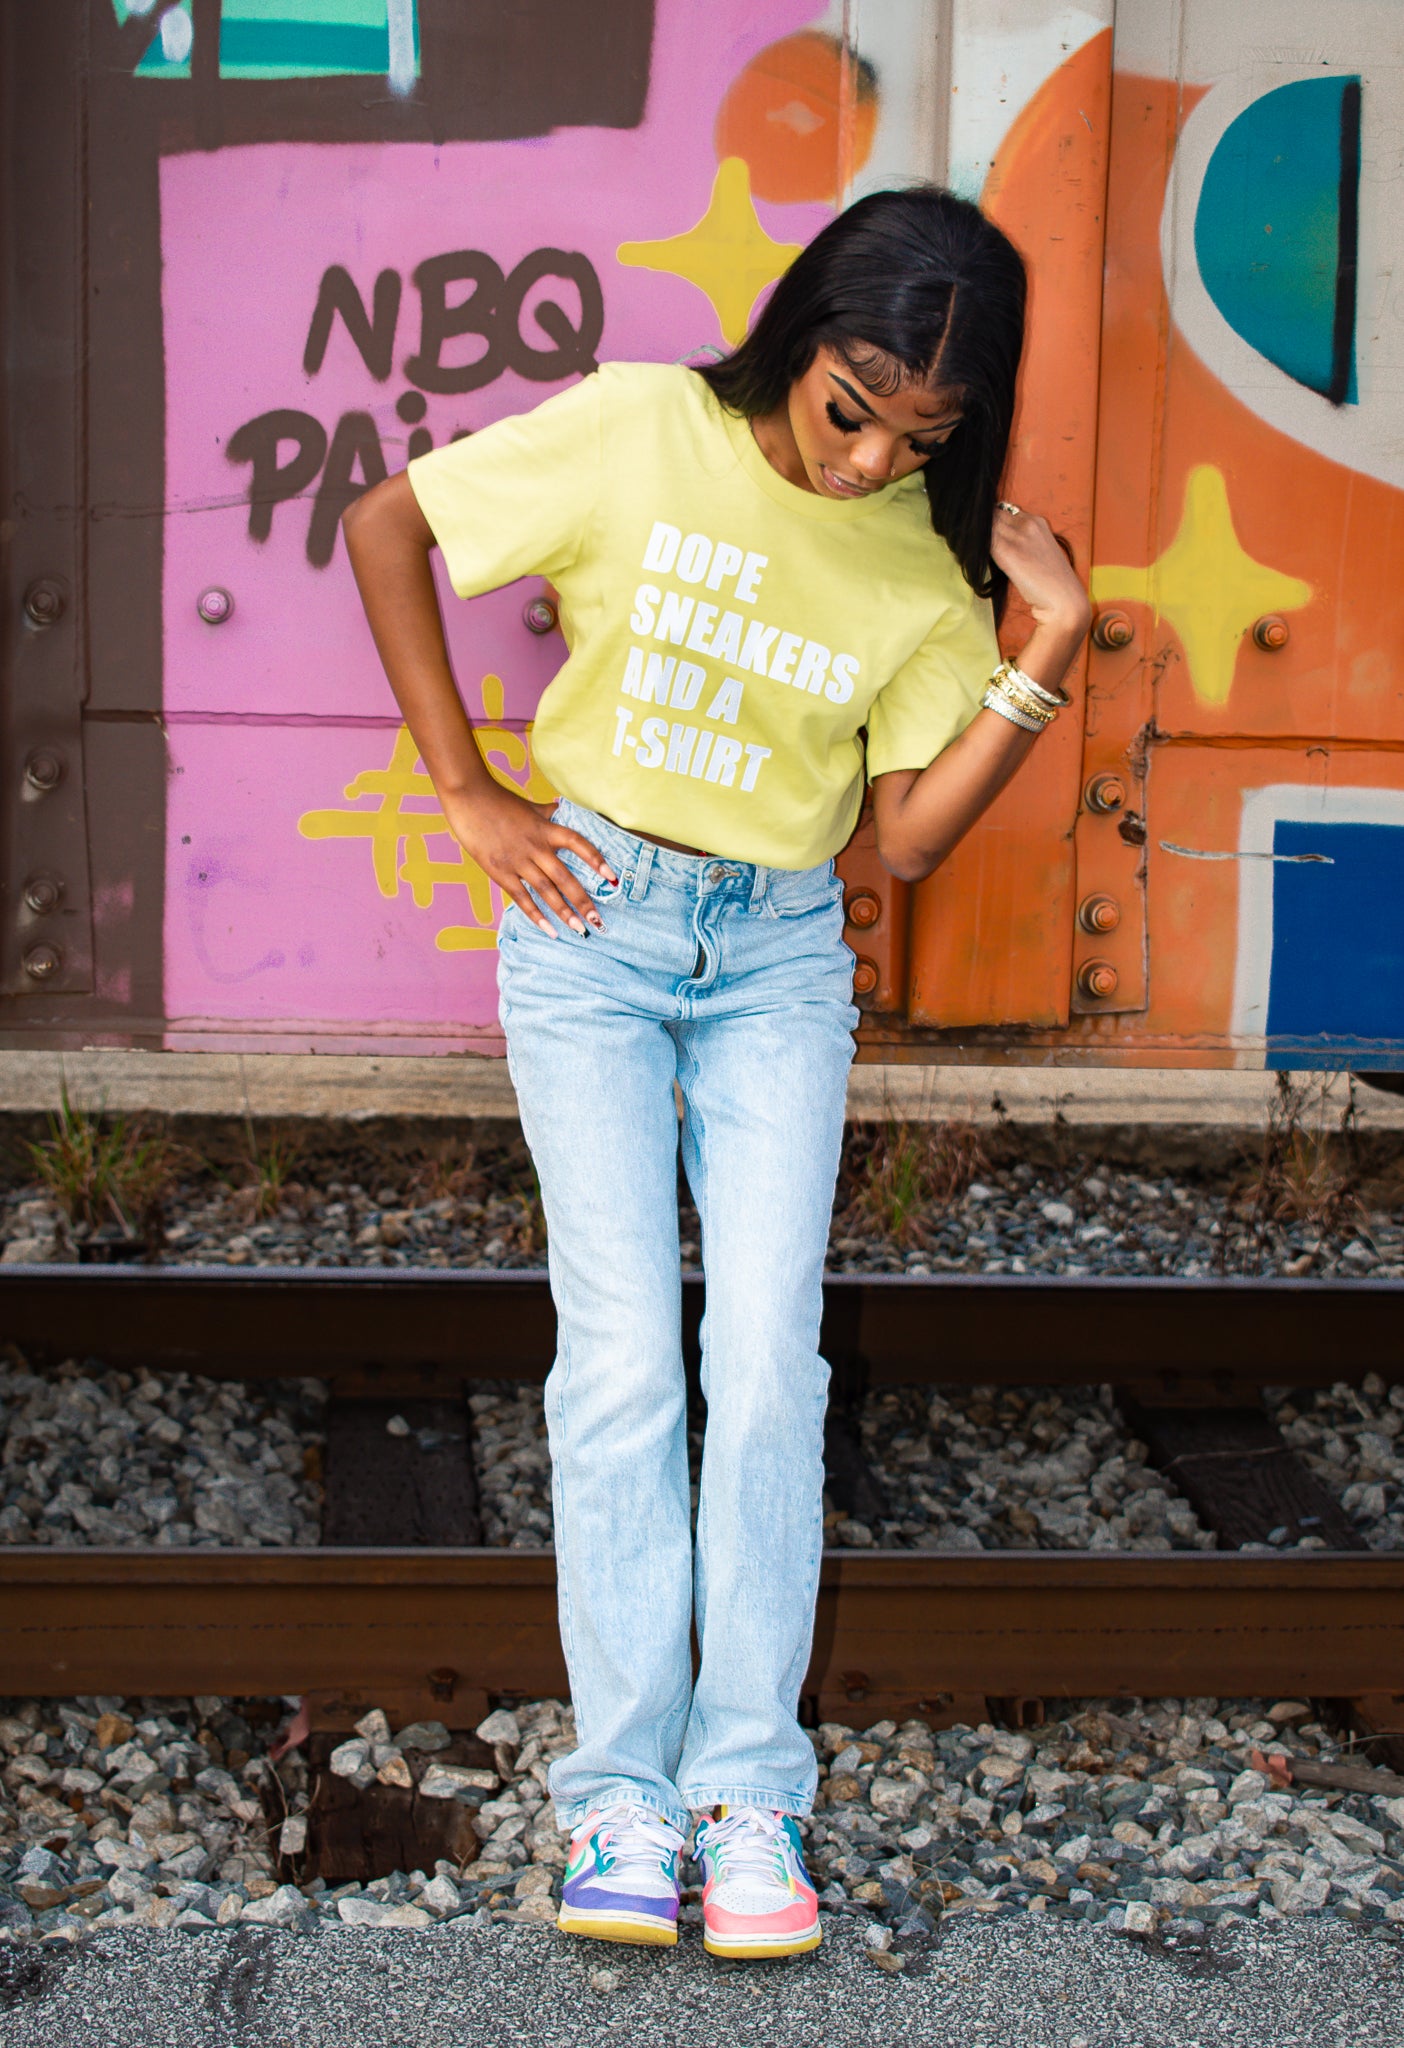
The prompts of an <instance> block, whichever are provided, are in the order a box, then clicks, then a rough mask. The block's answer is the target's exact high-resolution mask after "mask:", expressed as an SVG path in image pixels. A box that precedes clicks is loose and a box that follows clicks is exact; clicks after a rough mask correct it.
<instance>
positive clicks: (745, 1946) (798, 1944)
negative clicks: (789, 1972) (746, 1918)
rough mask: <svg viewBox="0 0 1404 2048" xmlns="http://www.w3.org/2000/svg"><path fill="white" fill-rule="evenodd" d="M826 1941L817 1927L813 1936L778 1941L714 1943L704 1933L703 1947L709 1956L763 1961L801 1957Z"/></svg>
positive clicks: (786, 1938) (783, 1937)
mask: <svg viewBox="0 0 1404 2048" xmlns="http://www.w3.org/2000/svg"><path fill="white" fill-rule="evenodd" d="M823 1939H824V1934H823V1929H822V1928H819V1927H816V1928H815V1930H814V1932H813V1933H812V1934H801V1935H793V1934H786V1935H783V1936H781V1937H780V1938H779V1939H778V1940H776V1941H713V1939H712V1937H711V1935H710V1934H707V1933H705V1932H704V1934H703V1936H702V1946H703V1948H705V1949H706V1951H707V1953H708V1955H709V1956H729V1957H731V1958H732V1959H733V1960H737V1961H742V1962H744V1961H747V1960H751V1961H763V1960H764V1959H765V1958H766V1957H773V1956H799V1955H803V1954H804V1952H805V1950H806V1949H811V1948H818V1946H819V1944H820V1942H821V1941H822V1940H823Z"/></svg>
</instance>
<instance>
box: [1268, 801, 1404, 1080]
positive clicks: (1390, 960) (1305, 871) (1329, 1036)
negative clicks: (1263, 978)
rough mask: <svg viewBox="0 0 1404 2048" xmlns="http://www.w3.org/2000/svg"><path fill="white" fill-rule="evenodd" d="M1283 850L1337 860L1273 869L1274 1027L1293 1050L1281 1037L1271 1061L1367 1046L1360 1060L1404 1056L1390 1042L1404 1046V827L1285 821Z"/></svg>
mask: <svg viewBox="0 0 1404 2048" xmlns="http://www.w3.org/2000/svg"><path fill="white" fill-rule="evenodd" d="M1273 851H1274V853H1296V854H1301V853H1324V854H1327V855H1329V857H1330V860H1331V863H1332V864H1331V865H1330V866H1329V867H1328V866H1327V865H1326V863H1325V862H1324V861H1323V862H1321V863H1319V864H1318V863H1315V862H1313V863H1311V864H1309V865H1303V866H1300V867H1298V866H1295V865H1293V866H1286V865H1282V866H1278V867H1275V868H1274V869H1273V889H1272V977H1271V982H1270V987H1269V994H1268V1017H1267V1033H1268V1039H1269V1044H1270V1046H1271V1042H1272V1041H1273V1040H1277V1041H1284V1040H1285V1041H1288V1042H1289V1045H1290V1048H1291V1050H1289V1049H1288V1046H1284V1045H1282V1044H1280V1043H1279V1045H1278V1046H1277V1048H1276V1049H1273V1050H1270V1051H1269V1054H1268V1061H1267V1064H1268V1065H1269V1066H1270V1067H1290V1066H1300V1065H1302V1064H1303V1061H1302V1059H1301V1058H1300V1057H1293V1054H1294V1053H1297V1054H1300V1053H1301V1052H1303V1051H1304V1052H1307V1053H1310V1052H1311V1051H1312V1050H1313V1049H1314V1048H1315V1047H1318V1046H1319V1047H1320V1048H1321V1049H1322V1050H1334V1051H1348V1050H1351V1049H1352V1048H1353V1047H1355V1046H1357V1045H1359V1046H1361V1056H1360V1057H1356V1058H1355V1059H1354V1060H1353V1064H1355V1065H1356V1066H1370V1065H1375V1066H1398V1065H1401V1064H1404V1061H1401V1059H1400V1057H1399V1053H1398V1052H1396V1053H1394V1054H1393V1055H1391V1054H1390V1053H1389V1051H1388V1047H1389V1045H1390V1043H1391V1042H1392V1043H1393V1045H1394V1046H1395V1047H1397V1048H1399V1049H1400V1050H1401V1051H1404V826H1400V825H1344V824H1329V825H1303V824H1296V823H1288V822H1285V821H1281V822H1279V823H1278V825H1277V826H1276V828H1275V830H1274V834H1273ZM1380 1041H1384V1046H1383V1047H1382V1046H1381V1044H1380ZM1362 1042H1363V1043H1362ZM1371 1052H1373V1053H1374V1054H1375V1057H1374V1058H1373V1059H1372V1058H1371V1057H1370V1056H1369V1055H1370V1053H1371Z"/></svg>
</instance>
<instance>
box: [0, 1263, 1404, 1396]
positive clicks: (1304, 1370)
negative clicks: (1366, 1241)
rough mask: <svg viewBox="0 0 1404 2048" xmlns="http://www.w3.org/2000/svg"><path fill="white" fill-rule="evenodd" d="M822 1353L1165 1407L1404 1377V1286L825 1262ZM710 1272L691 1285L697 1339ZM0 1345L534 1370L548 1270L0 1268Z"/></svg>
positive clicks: (934, 1375)
mask: <svg viewBox="0 0 1404 2048" xmlns="http://www.w3.org/2000/svg"><path fill="white" fill-rule="evenodd" d="M824 1298H825V1313H824V1330H823V1338H822V1342H823V1346H824V1350H825V1355H826V1356H827V1357H828V1358H829V1359H830V1361H831V1362H832V1363H834V1364H835V1365H836V1366H838V1367H839V1368H841V1369H842V1370H845V1371H847V1370H850V1369H852V1368H853V1367H854V1366H855V1364H856V1363H857V1362H858V1361H862V1362H863V1364H864V1370H865V1372H866V1376H867V1378H868V1379H869V1380H870V1382H871V1383H872V1384H902V1383H904V1382H906V1383H916V1384H922V1383H928V1382H949V1383H952V1384H965V1385H977V1386H979V1385H986V1384H1003V1385H1010V1384H1014V1385H1030V1384H1035V1383H1037V1384H1039V1385H1045V1386H1086V1385H1089V1384H1101V1383H1110V1384H1112V1385H1115V1386H1129V1387H1134V1388H1136V1389H1138V1390H1139V1391H1141V1392H1142V1393H1143V1394H1144V1395H1145V1396H1147V1397H1149V1396H1152V1395H1153V1396H1154V1398H1155V1399H1156V1400H1157V1401H1161V1402H1165V1401H1171V1402H1180V1403H1187V1404H1193V1403H1202V1402H1206V1401H1207V1402H1216V1401H1223V1400H1232V1399H1233V1398H1234V1397H1235V1396H1236V1395H1239V1394H1241V1392H1242V1390H1243V1389H1245V1388H1253V1387H1261V1386H1329V1385H1331V1384H1332V1383H1333V1382H1334V1381H1336V1380H1349V1381H1359V1380H1360V1379H1362V1378H1363V1377H1364V1376H1365V1374H1366V1373H1371V1372H1374V1373H1379V1374H1380V1375H1381V1376H1382V1377H1384V1378H1385V1379H1389V1380H1399V1379H1404V1346H1401V1345H1400V1342H1399V1331H1400V1327H1401V1317H1402V1316H1404V1282H1400V1281H1397V1280H1346V1281H1339V1282H1335V1281H1329V1280H1278V1279H1269V1280H1241V1279H1226V1280H1213V1279H1203V1280H1182V1279H1173V1278H1168V1279H1158V1278H1154V1279H1153V1278H1144V1279H1143V1278H1127V1279H1114V1278H1113V1279H1107V1278H1092V1277H1088V1278H1079V1277H1061V1276H1054V1277H1039V1276H1036V1275H1027V1276H1019V1275H1013V1274H980V1273H949V1274H933V1275H930V1276H920V1277H917V1276H913V1277H911V1278H907V1277H906V1276H904V1275H901V1274H871V1275H857V1274H831V1275H830V1276H829V1278H828V1279H827V1280H826V1282H825V1295H824ZM701 1313H702V1281H701V1279H700V1277H698V1276H694V1275H689V1276H687V1277H686V1278H685V1279H684V1281H683V1321H684V1335H685V1341H686V1342H687V1344H688V1345H689V1346H691V1347H695V1345H696V1341H697V1327H698V1323H699V1321H700V1318H701ZM0 1338H5V1339H8V1340H9V1341H11V1342H12V1343H16V1344H18V1345H19V1346H20V1348H21V1349H22V1350H32V1351H34V1352H35V1353H36V1354H38V1355H44V1356H50V1357H54V1356H61V1357H73V1356H78V1357H85V1356H88V1355H100V1356H101V1357H103V1358H104V1359H106V1360H107V1361H109V1362H111V1363H122V1362H126V1361H131V1362H134V1363H144V1364H147V1365H151V1366H164V1367H168V1368H179V1369H186V1370H196V1371H199V1372H203V1373H207V1374H211V1375H215V1376H224V1377H230V1376H234V1377H250V1378H258V1377H267V1376H270V1375H278V1374H287V1373H309V1374H313V1375H317V1376H323V1377H330V1378H334V1379H335V1380H336V1382H337V1387H338V1391H339V1392H340V1393H342V1394H343V1395H346V1396H348V1397H349V1396H350V1395H351V1394H352V1393H354V1392H357V1391H360V1392H363V1393H364V1394H366V1395H367V1396H372V1397H373V1396H375V1395H377V1394H382V1395H395V1396H399V1395H401V1394H404V1395H406V1396H408V1395H411V1394H413V1393H415V1392H416V1391H419V1392H422V1393H424V1394H425V1395H426V1396H428V1395H429V1394H431V1393H432V1392H433V1391H434V1390H435V1389H436V1388H438V1387H441V1386H444V1385H446V1384H450V1383H452V1382H454V1381H458V1380H464V1379H478V1378H523V1379H534V1378H540V1377H541V1376H542V1375H543V1374H544V1373H545V1372H546V1370H547V1369H548V1367H549V1365H550V1361H551V1355H552V1351H553V1349H554V1344H555V1317H554V1311H553V1309H552V1306H551V1297H550V1290H549V1288H548V1287H547V1284H546V1280H545V1277H544V1276H543V1275H542V1274H540V1273H533V1272H522V1271H517V1272H499V1271H489V1270H485V1269H465V1268H458V1269H449V1270H438V1271H435V1270H426V1269H414V1268H409V1267H403V1268H398V1269H391V1270H389V1271H387V1270H385V1269H383V1268H379V1269H378V1268H374V1267H370V1268H367V1267H359V1268H358V1267H316V1266H301V1267H286V1266H284V1267H277V1266H271V1267H256V1266H244V1267H235V1268H230V1267H227V1266H212V1267H198V1266H167V1267H151V1266H112V1267H91V1266H83V1267H79V1266H61V1265H52V1266H6V1267H3V1268H0Z"/></svg>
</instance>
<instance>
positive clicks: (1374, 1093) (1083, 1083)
mask: <svg viewBox="0 0 1404 2048" xmlns="http://www.w3.org/2000/svg"><path fill="white" fill-rule="evenodd" d="M1294 1078H1295V1079H1296V1080H1297V1081H1298V1082H1300V1083H1305V1084H1306V1086H1307V1091H1308V1094H1307V1102H1306V1106H1305V1109H1304V1112H1303V1122H1304V1123H1305V1125H1306V1126H1307V1128H1308V1129H1311V1130H1321V1131H1326V1132H1331V1131H1336V1130H1339V1128H1340V1127H1341V1120H1342V1117H1343V1116H1344V1115H1345V1114H1346V1112H1347V1110H1348V1108H1349V1105H1350V1101H1351V1096H1352V1086H1351V1081H1350V1077H1349V1076H1348V1075H1346V1074H1301V1075H1297V1076H1295V1077H1294ZM65 1088H66V1090H67V1093H68V1097H69V1100H70V1101H71V1102H72V1103H73V1104H74V1105H75V1106H76V1107H80V1108H83V1109H87V1110H102V1109H106V1110H109V1111H116V1112H127V1113H131V1112H136V1111H147V1112H160V1113H162V1114H165V1115H170V1116H254V1117H309V1118H310V1117H318V1118H326V1117H333V1118H334V1117H342V1118H348V1119H351V1120H355V1121H365V1120H367V1119H369V1118H371V1117H386V1116H390V1117H397V1116H399V1117H410V1116H415V1117H444V1118H471V1117H515V1116H516V1114H517V1099H516V1095H515V1093H514V1091H513V1088H512V1083H511V1079H510V1077H509V1075H508V1072H507V1066H506V1062H505V1061H504V1060H498V1059H466V1058H456V1059H448V1058H443V1059H435V1058H406V1057H399V1056H395V1055H384V1056H377V1055H373V1054H363V1055H358V1056H355V1057H344V1056H337V1055H329V1056H322V1055H315V1054H314V1055H308V1054H290V1053H214V1052H209V1053H184V1052H124V1051H109V1050H101V1051H92V1052H81V1053H59V1052H0V1112H9V1113H12V1114H14V1113H23V1112H29V1113H35V1112H44V1111H52V1110H56V1109H57V1108H58V1107H59V1104H60V1101H61V1099H62V1095H63V1092H64V1090H65ZM1353 1093H1354V1103H1355V1116H1356V1123H1357V1128H1359V1129H1360V1130H1362V1131H1365V1132H1370V1133H1374V1132H1386V1131H1392V1130H1404V1096H1398V1095H1386V1094H1384V1093H1382V1092H1380V1091H1379V1090H1377V1089H1372V1088H1368V1087H1366V1086H1363V1085H1361V1084H1358V1083H1357V1084H1356V1085H1355V1087H1354V1090H1353ZM1276 1094H1277V1076H1276V1074H1273V1073H1266V1072H1250V1071H1238V1070H1223V1069H1206V1068H1192V1067H1184V1068H1164V1067H1154V1068H1152V1067H1119V1068H1102V1069H1095V1070H1089V1069H1085V1068H1046V1067H1042V1068H1031V1067H967V1066H961V1067H936V1066H929V1067H927V1066H908V1065H903V1066H880V1065H871V1066H867V1065H865V1066H857V1067H855V1068H854V1069H853V1073H852V1077H851V1079H850V1082H849V1090H848V1113H849V1116H850V1117H851V1118H853V1119H854V1120H855V1121H875V1120H881V1119H883V1118H886V1117H888V1116H892V1117H896V1118H900V1119H903V1120H905V1121H908V1122H916V1123H925V1122H942V1121H947V1120H949V1121H953V1122H965V1121H968V1122H971V1123H974V1124H977V1125H986V1126H993V1125H1009V1124H1012V1125H1016V1126H1018V1125H1049V1124H1058V1123H1065V1124H1071V1125H1078V1124H1086V1125H1093V1124H1095V1125H1103V1126H1105V1125H1111V1124H1130V1125H1175V1126H1192V1127H1199V1128H1205V1129H1216V1130H1222V1131H1240V1132H1251V1131H1261V1130H1262V1129H1263V1128H1264V1127H1265V1125H1266V1122H1267V1116H1268V1110H1269V1107H1270V1105H1271V1104H1272V1102H1273V1100H1274V1099H1275V1097H1276Z"/></svg>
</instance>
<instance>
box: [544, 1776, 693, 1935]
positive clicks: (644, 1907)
mask: <svg viewBox="0 0 1404 2048" xmlns="http://www.w3.org/2000/svg"><path fill="white" fill-rule="evenodd" d="M682 1843H683V1838H682V1836H681V1835H680V1834H679V1833H678V1830H677V1829H676V1828H675V1827H671V1826H670V1825H669V1823H668V1822H667V1821H666V1820H664V1819H663V1817H662V1815H661V1814H657V1813H653V1812H651V1811H650V1810H649V1809H648V1808H647V1807H643V1806H629V1805H618V1806H605V1807H598V1808H596V1809H595V1811H594V1812H592V1813H587V1814H586V1816H585V1818H584V1820H583V1821H582V1822H581V1823H580V1826H579V1827H578V1828H577V1829H576V1830H575V1832H574V1834H573V1835H572V1836H571V1838H570V1859H569V1861H568V1862H567V1864H566V1867H565V1882H564V1883H563V1885H562V1886H561V1910H560V1912H559V1913H558V1914H557V1915H556V1925H557V1927H559V1928H560V1929H561V1930H562V1932H563V1933H565V1934H592V1935H594V1936H595V1938H596V1940H598V1941H641V1942H655V1943H662V1944H672V1943H674V1942H676V1940H677V1938H678V1851H679V1850H680V1849H681V1848H682Z"/></svg>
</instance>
